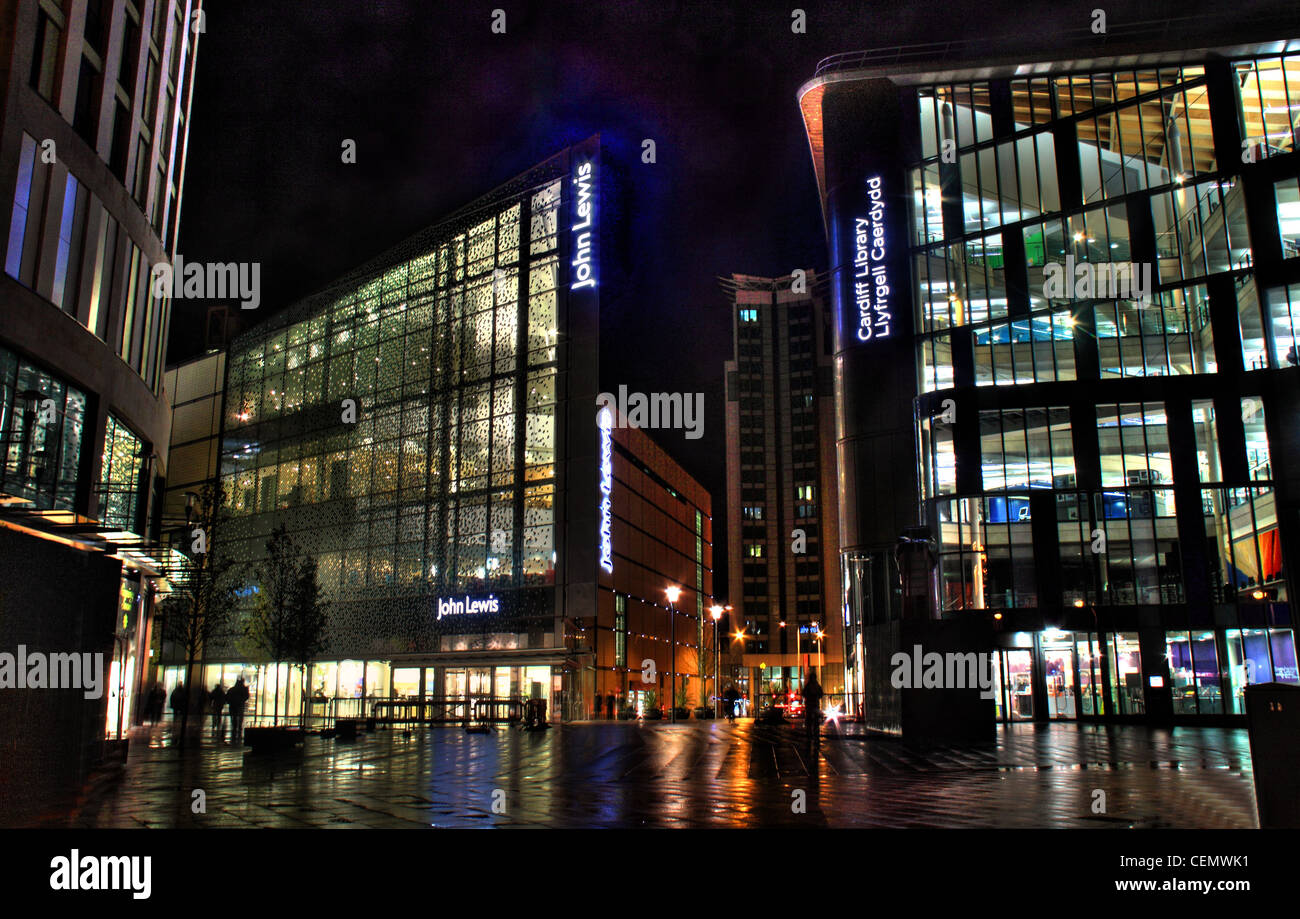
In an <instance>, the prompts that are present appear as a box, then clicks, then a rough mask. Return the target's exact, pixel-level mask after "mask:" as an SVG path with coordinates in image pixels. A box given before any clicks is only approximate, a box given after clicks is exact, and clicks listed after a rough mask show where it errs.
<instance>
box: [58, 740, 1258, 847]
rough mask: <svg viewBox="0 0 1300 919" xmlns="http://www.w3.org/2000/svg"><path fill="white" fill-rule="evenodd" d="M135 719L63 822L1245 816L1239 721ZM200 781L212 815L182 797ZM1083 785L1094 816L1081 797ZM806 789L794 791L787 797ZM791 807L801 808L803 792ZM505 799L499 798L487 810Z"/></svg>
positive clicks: (1147, 820)
mask: <svg viewBox="0 0 1300 919" xmlns="http://www.w3.org/2000/svg"><path fill="white" fill-rule="evenodd" d="M170 744H171V737H170V733H169V731H168V730H166V729H163V728H155V729H153V731H152V732H150V731H149V730H147V729H141V730H139V731H137V733H135V734H134V735H133V737H132V741H131V753H130V757H129V759H128V761H127V764H126V766H125V768H124V769H123V770H122V771H121V772H120V774H118V775H116V776H114V777H112V778H111V779H110V780H101V781H98V782H96V783H95V785H94V786H93V787H92V788H90V789H88V791H87V793H86V794H84V795H82V796H81V799H80V800H79V801H78V802H77V803H76V804H75V805H72V806H69V807H68V808H67V809H66V810H67V812H66V813H58V812H57V809H56V811H54V812H51V811H48V810H47V814H46V816H45V817H44V818H43V819H41V820H39V821H38V822H39V823H41V824H43V825H47V826H74V827H431V826H432V827H470V826H479V827H486V826H509V827H641V826H645V827H666V828H672V827H772V826H790V827H1093V828H1104V827H1183V828H1197V827H1223V828H1249V827H1254V826H1256V825H1257V819H1256V814H1255V803H1254V790H1253V784H1252V778H1251V767H1250V749H1249V743H1248V739H1247V736H1246V732H1245V731H1244V730H1239V729H1219V728H1176V729H1152V728H1146V727H1130V726H1114V727H1097V726H1080V725H1073V724H1071V725H1064V724H1055V725H1015V726H1003V727H1000V728H999V729H998V734H997V740H996V742H995V743H991V744H987V745H984V746H981V747H960V748H955V747H941V748H936V749H931V750H928V751H919V750H914V749H911V748H909V747H907V746H905V745H903V744H902V743H900V742H898V741H896V740H892V739H887V738H864V737H861V736H845V735H838V736H827V737H826V738H825V739H824V740H823V742H822V743H821V749H820V752H819V754H818V755H816V756H813V755H811V754H810V753H809V751H808V749H807V747H806V745H805V744H804V743H803V739H802V736H801V734H800V733H799V732H798V731H797V730H796V729H795V728H794V727H792V726H758V725H754V724H747V723H742V724H737V725H728V724H725V723H721V724H713V723H688V724H683V725H667V724H653V725H639V724H637V723H636V722H612V723H591V724H570V725H563V726H559V727H555V728H553V729H552V730H550V731H547V732H539V733H526V732H524V731H522V730H519V729H517V728H506V729H498V730H497V731H495V732H494V733H490V734H467V733H465V732H464V731H463V730H460V729H457V728H450V727H440V728H433V729H430V728H427V727H426V728H416V729H414V730H412V731H410V732H409V733H408V732H406V731H404V730H403V729H401V728H398V729H396V730H380V731H378V732H375V733H371V734H362V735H361V736H360V737H358V739H357V740H356V742H355V743H351V744H348V743H342V742H339V741H336V740H332V739H327V738H322V737H319V736H312V737H308V738H307V740H306V743H305V745H304V747H303V748H302V749H301V750H300V751H298V752H296V753H292V754H282V755H280V756H276V757H269V756H264V755H246V752H245V751H243V750H240V749H236V748H234V747H232V746H230V745H228V744H215V743H213V742H211V741H210V740H208V739H207V738H204V739H203V740H202V741H201V742H199V743H198V744H197V745H195V744H194V743H192V742H191V744H190V745H189V746H188V748H187V749H186V750H185V751H184V752H183V753H182V752H181V751H179V750H178V749H176V748H175V747H173V746H171V745H170ZM194 789H203V791H204V792H205V794H206V799H207V813H205V814H193V813H192V812H191V801H192V792H193V791H194ZM1094 789H1101V790H1102V791H1104V792H1105V793H1106V813H1104V814H1095V813H1093V811H1092V806H1091V805H1092V801H1093V799H1094V795H1093V791H1094ZM799 792H802V794H799ZM800 801H802V802H803V804H804V807H803V809H802V812H797V811H799V807H798V804H799V802H800ZM503 810H504V813H503V812H502V811H503Z"/></svg>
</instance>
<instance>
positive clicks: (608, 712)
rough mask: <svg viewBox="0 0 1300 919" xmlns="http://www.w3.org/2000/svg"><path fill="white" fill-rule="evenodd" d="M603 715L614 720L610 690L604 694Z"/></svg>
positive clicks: (612, 697) (612, 699)
mask: <svg viewBox="0 0 1300 919" xmlns="http://www.w3.org/2000/svg"><path fill="white" fill-rule="evenodd" d="M605 717H606V718H608V719H609V720H610V721H613V720H614V694H613V693H612V692H611V693H609V694H607V695H606V696H605Z"/></svg>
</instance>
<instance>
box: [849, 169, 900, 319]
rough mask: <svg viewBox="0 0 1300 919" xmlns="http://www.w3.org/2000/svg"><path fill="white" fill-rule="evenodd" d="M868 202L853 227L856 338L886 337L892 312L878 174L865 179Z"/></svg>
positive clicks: (881, 194)
mask: <svg viewBox="0 0 1300 919" xmlns="http://www.w3.org/2000/svg"><path fill="white" fill-rule="evenodd" d="M867 197H868V198H869V199H870V200H871V204H870V205H869V206H868V208H867V216H866V217H857V218H855V223H854V227H853V238H854V252H853V298H854V302H855V303H856V304H857V307H858V331H857V333H856V334H857V339H858V341H872V340H873V339H877V338H888V337H889V336H890V333H891V331H892V329H891V326H890V323H891V322H892V321H893V318H894V317H893V313H891V312H890V306H889V273H888V271H887V270H886V268H885V256H886V254H887V253H886V250H885V196H884V194H883V192H882V191H881V188H880V176H872V177H871V178H870V179H867Z"/></svg>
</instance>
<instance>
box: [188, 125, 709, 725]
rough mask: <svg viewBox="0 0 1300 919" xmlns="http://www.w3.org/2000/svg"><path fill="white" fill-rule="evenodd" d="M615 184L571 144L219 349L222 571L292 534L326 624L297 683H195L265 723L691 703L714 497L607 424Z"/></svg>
mask: <svg viewBox="0 0 1300 919" xmlns="http://www.w3.org/2000/svg"><path fill="white" fill-rule="evenodd" d="M616 173H617V167H616V166H613V165H608V164H607V162H606V161H605V160H603V159H602V157H601V154H600V147H599V143H598V140H597V139H596V138H592V139H590V140H589V141H586V142H584V143H582V144H580V145H578V146H575V147H571V148H568V149H566V150H564V151H563V152H561V153H560V154H557V155H556V156H554V157H552V158H550V159H548V160H546V161H545V162H543V163H541V164H539V165H537V166H536V167H534V168H532V169H530V170H529V171H527V172H526V173H524V174H522V175H520V176H517V177H516V178H514V179H513V180H511V181H510V182H508V183H506V184H505V185H503V186H502V187H500V188H498V189H496V190H495V191H493V192H491V193H489V194H487V195H485V196H483V197H482V198H479V199H478V200H476V201H474V202H473V203H471V204H469V205H467V206H466V207H464V208H462V209H461V210H459V211H457V212H456V213H454V214H452V215H450V216H449V217H447V218H446V219H444V220H442V221H440V222H438V223H437V224H435V225H433V226H431V227H429V228H428V229H427V230H425V231H422V232H421V233H419V234H417V235H416V236H414V237H412V238H410V239H408V240H406V241H405V242H403V243H401V244H399V245H398V246H397V247H396V248H394V249H393V250H391V251H389V252H387V253H385V254H383V255H381V256H379V257H377V258H375V259H373V260H371V261H370V262H368V263H367V264H365V265H364V266H362V267H361V268H359V269H357V270H356V271H354V272H352V273H350V274H349V275H348V276H347V277H345V278H343V279H341V280H340V281H338V282H337V283H335V284H333V285H331V286H330V287H329V288H328V289H327V290H325V291H323V292H321V293H319V294H317V295H314V296H312V297H309V298H307V299H306V300H304V301H301V302H299V303H297V304H294V305H292V306H290V307H289V308H288V309H287V310H285V311H284V312H283V313H281V314H279V315H277V316H275V317H273V318H271V319H268V320H267V321H265V322H263V323H261V324H259V325H257V326H255V327H253V328H252V329H250V330H248V331H247V332H245V333H244V334H242V335H239V336H238V337H237V338H236V339H235V340H234V341H233V342H232V343H231V345H230V351H229V355H228V359H227V361H226V376H225V382H224V398H223V404H224V408H223V429H222V430H221V432H220V438H221V444H222V446H221V455H220V470H219V476H220V480H221V482H222V484H223V486H224V490H225V497H226V502H227V508H226V510H227V512H228V515H229V519H227V520H225V521H224V522H221V523H220V525H219V526H217V527H215V528H214V530H215V531H214V533H213V535H212V542H213V546H214V549H213V551H214V552H216V553H218V554H219V555H220V556H222V557H224V558H229V559H233V560H235V561H237V562H238V563H239V564H240V566H241V570H250V566H253V565H255V564H256V563H257V562H259V561H260V560H261V559H262V558H263V557H264V556H265V554H266V543H267V540H268V537H269V536H270V534H271V532H272V530H273V529H274V528H275V527H277V526H281V525H282V526H284V527H286V528H287V530H288V532H289V533H290V535H291V536H292V537H293V538H294V540H296V542H297V544H298V545H299V546H300V547H301V550H302V553H303V554H304V555H310V556H311V557H313V558H314V559H315V560H316V561H317V563H318V566H319V569H318V570H319V581H320V585H321V590H322V598H323V600H324V601H325V603H326V605H327V609H328V626H327V630H326V633H325V643H324V647H323V648H321V650H320V651H319V653H317V654H316V655H315V657H314V659H313V661H312V663H311V665H310V667H309V668H307V670H306V672H305V673H303V672H302V671H300V670H299V669H298V668H296V667H293V668H291V667H290V666H289V665H288V664H284V663H282V664H280V665H279V666H280V667H282V668H283V669H282V670H280V671H277V669H276V665H274V664H273V663H268V662H267V660H266V654H265V653H262V652H258V651H257V650H256V649H254V650H252V651H250V649H249V646H248V645H247V644H241V643H240V642H239V641H237V640H236V639H235V638H234V637H233V636H232V637H231V638H230V639H229V640H227V641H224V642H221V641H214V642H212V643H211V645H210V646H209V647H207V648H205V649H204V652H205V653H204V660H203V662H202V664H201V666H202V668H203V670H202V675H201V679H202V681H203V683H204V685H206V686H213V685H215V684H216V683H218V682H224V683H225V684H226V685H227V686H228V685H230V684H231V682H233V680H234V679H236V678H237V677H239V676H243V677H244V678H245V679H246V681H248V682H249V683H250V684H251V689H252V692H253V700H252V703H251V704H252V709H251V714H252V716H253V717H254V718H257V717H260V716H261V715H263V714H266V715H270V714H271V713H272V712H274V711H276V710H277V707H278V709H279V710H280V711H284V710H285V708H286V706H287V705H290V704H291V702H292V704H293V705H296V703H297V700H300V699H302V698H303V693H304V691H305V692H306V693H307V694H308V695H310V696H311V697H312V698H313V699H315V700H318V704H320V705H323V706H326V707H328V708H329V709H330V710H331V711H333V712H334V713H336V714H337V713H343V712H352V713H354V714H360V713H361V711H362V710H363V709H364V710H365V712H366V714H367V715H370V714H372V713H374V712H375V711H380V712H381V714H382V712H384V711H389V710H391V708H390V705H389V704H390V703H392V702H393V701H394V700H399V699H400V700H407V701H411V700H414V702H418V703H420V705H421V706H422V707H421V708H419V711H421V712H423V713H424V714H425V715H427V716H429V717H447V718H450V719H453V720H454V719H458V718H461V717H465V716H467V715H470V714H473V713H474V712H476V711H481V712H484V713H488V714H489V715H494V714H503V713H507V712H508V711H509V710H510V708H511V706H514V705H518V704H519V703H522V702H524V701H526V700H529V699H540V700H545V701H546V703H547V712H548V717H550V718H552V719H555V720H559V719H575V718H590V717H592V716H593V715H594V714H597V713H598V712H599V713H600V714H601V716H602V717H604V716H605V715H607V714H608V711H609V702H610V701H613V702H614V708H615V709H617V710H619V711H627V710H633V711H635V710H637V709H640V710H645V709H647V708H650V707H657V706H666V705H668V704H669V699H670V697H671V695H672V692H673V690H674V689H677V690H679V691H680V690H682V689H685V691H686V694H685V700H686V703H687V707H689V708H694V707H695V706H697V705H699V704H700V703H701V702H702V701H703V694H704V693H705V691H706V689H711V688H712V687H711V686H706V685H705V682H706V681H705V679H702V678H705V677H707V676H708V674H709V669H708V668H709V665H710V664H711V663H712V661H711V657H710V655H709V654H708V653H707V652H708V651H710V650H711V648H712V645H711V644H710V645H709V647H708V648H703V647H702V646H701V642H702V641H708V642H711V638H712V636H711V633H710V631H709V630H707V629H706V628H705V627H704V625H705V622H704V620H705V617H707V609H708V606H709V605H710V603H711V597H712V589H713V588H712V576H713V572H712V564H713V562H712V546H711V542H712V519H711V514H712V508H711V500H710V497H709V495H708V493H707V492H706V491H705V490H704V489H703V487H702V486H700V485H699V484H698V483H697V482H696V481H695V480H694V479H692V478H691V477H690V476H689V475H688V474H687V473H686V472H685V471H684V470H683V469H682V468H681V467H680V466H678V465H677V464H676V463H675V462H674V461H672V460H671V459H670V458H669V457H668V456H667V455H666V454H665V453H663V451H662V450H660V449H658V448H657V447H656V446H655V445H654V443H653V442H652V441H651V440H650V438H649V436H648V435H647V434H646V433H645V432H643V431H637V430H630V429H625V428H623V427H622V426H621V425H622V421H623V420H624V419H623V418H622V417H621V416H620V414H619V410H618V408H617V407H606V408H601V407H599V406H598V396H599V395H600V394H602V393H603V392H607V391H614V390H615V389H616V388H617V386H616V385H609V386H607V387H602V386H601V385H600V383H601V378H600V377H601V370H602V368H601V363H600V355H601V340H602V333H601V329H600V324H599V310H600V300H601V293H602V291H607V292H614V291H617V289H618V287H619V278H620V269H619V261H618V257H617V252H616V251H614V250H615V249H616V246H617V234H614V233H612V232H611V231H612V227H611V224H613V223H614V221H615V219H616V217H615V215H616V214H617V213H618V212H617V209H616V208H614V207H612V206H609V205H611V204H612V203H613V202H616V201H617V200H618V198H617V192H616V190H615V189H614V188H612V187H611V186H614V185H616V184H617V180H616V177H615V176H616ZM204 360H205V361H206V360H208V359H206V358H205V359H204ZM186 369H187V368H186V367H181V368H179V370H178V372H179V373H180V374H182V375H183V374H185V373H186ZM611 369H616V368H605V371H606V373H607V374H608V373H609V371H610V370H611ZM612 382H613V381H611V383H612ZM204 404H206V403H204ZM181 410H182V407H181V406H180V405H179V404H178V406H177V412H178V415H179V413H180V412H181ZM199 414H200V415H202V416H204V417H207V409H206V408H205V409H201V410H200V411H199ZM178 449H179V447H178ZM196 468H197V467H196ZM672 586H676V587H678V588H679V589H680V591H681V592H680V596H678V597H677V598H676V600H675V602H674V603H673V604H671V609H670V603H669V598H668V596H667V594H666V590H667V588H669V587H672ZM259 589H260V588H259V585H258V584H257V583H256V579H255V578H254V579H253V580H251V581H250V582H249V583H247V584H244V585H242V586H241V588H240V590H241V593H242V594H243V595H245V596H246V597H249V598H250V599H251V597H252V596H254V595H255V593H256V591H257V590H259ZM176 651H177V649H175V648H171V649H168V650H167V652H166V655H167V656H166V658H165V660H164V663H165V665H166V667H165V670H164V681H165V684H166V686H167V687H168V688H170V687H171V686H172V685H174V684H175V683H176V682H177V681H178V680H180V679H182V678H183V674H184V671H185V665H184V663H183V662H182V661H181V660H179V659H178V658H177V656H176ZM259 654H260V657H259ZM646 661H650V662H651V663H652V666H647V665H646V664H645V662H646ZM304 679H305V681H306V685H305V686H304V685H303V680H304ZM652 694H653V695H652ZM611 696H613V697H614V698H613V699H612V700H611V699H610V697H611ZM597 697H599V699H600V703H601V704H600V707H599V708H597V706H596V699H597ZM376 705H378V709H376ZM291 710H293V711H296V708H293V709H291Z"/></svg>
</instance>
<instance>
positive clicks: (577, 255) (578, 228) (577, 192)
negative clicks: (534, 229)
mask: <svg viewBox="0 0 1300 919" xmlns="http://www.w3.org/2000/svg"><path fill="white" fill-rule="evenodd" d="M573 186H574V191H573V194H574V196H575V200H576V201H577V207H576V208H575V210H576V212H577V220H576V221H575V222H574V224H573V227H572V229H571V232H573V233H577V234H578V235H577V236H575V237H574V239H573V255H574V258H573V261H572V262H571V263H570V264H571V265H572V267H573V281H572V283H571V284H570V285H569V289H570V290H582V289H583V288H584V287H595V286H596V276H595V264H594V263H593V261H592V257H591V245H592V244H591V239H592V236H591V234H592V233H593V232H594V227H595V225H596V195H595V191H596V164H595V163H593V162H592V161H591V160H587V161H586V162H585V163H583V164H582V165H581V166H579V167H578V168H577V170H576V171H575V172H574V173H573Z"/></svg>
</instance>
